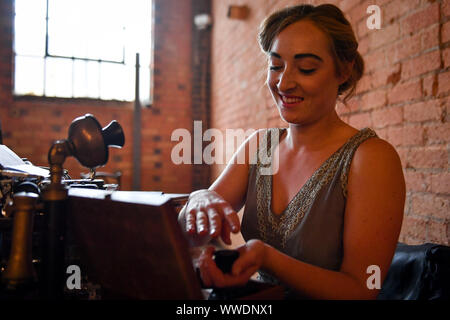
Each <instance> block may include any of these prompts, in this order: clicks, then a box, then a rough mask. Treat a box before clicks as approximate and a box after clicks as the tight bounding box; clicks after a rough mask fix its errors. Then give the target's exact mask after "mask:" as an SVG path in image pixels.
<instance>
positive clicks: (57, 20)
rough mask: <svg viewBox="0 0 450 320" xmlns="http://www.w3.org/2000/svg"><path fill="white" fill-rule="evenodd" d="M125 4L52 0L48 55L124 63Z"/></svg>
mask: <svg viewBox="0 0 450 320" xmlns="http://www.w3.org/2000/svg"><path fill="white" fill-rule="evenodd" d="M126 4H127V2H125V1H106V0H90V1H87V0H49V30H48V33H49V53H50V54H52V55H60V56H67V57H72V56H75V57H79V58H89V59H102V60H112V61H118V62H120V61H122V59H123V47H124V34H123V30H124V24H123V18H122V16H123V7H125V5H126Z"/></svg>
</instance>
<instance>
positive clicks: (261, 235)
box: [241, 128, 377, 283]
mask: <svg viewBox="0 0 450 320" xmlns="http://www.w3.org/2000/svg"><path fill="white" fill-rule="evenodd" d="M285 131H286V128H270V129H267V131H265V133H264V135H263V139H262V141H261V143H260V145H259V147H258V152H257V153H256V154H255V156H254V158H253V161H252V162H250V163H251V164H250V168H249V179H248V188H247V196H246V202H245V209H244V214H243V217H242V226H241V231H242V235H243V237H244V239H245V241H248V240H250V239H260V240H262V241H264V242H266V243H267V244H269V245H271V246H273V247H274V248H276V249H278V250H279V251H281V252H283V253H285V254H287V255H289V256H291V257H293V258H296V259H298V260H301V261H303V262H306V263H309V264H313V265H316V266H318V267H322V268H326V269H329V270H334V271H338V270H339V268H340V266H341V262H342V256H343V243H342V241H343V239H342V237H343V225H344V212H345V204H346V197H347V177H348V172H349V169H350V164H351V161H352V158H353V155H354V153H355V151H356V149H357V148H358V146H359V145H360V144H361V143H362V142H364V141H365V140H367V139H369V138H372V137H377V135H376V133H375V132H374V131H373V130H372V129H370V128H364V129H362V130H360V131H359V132H358V133H356V134H355V135H354V136H352V137H351V138H350V139H349V140H348V141H347V142H346V143H344V144H343V145H342V146H341V147H340V148H339V149H338V150H337V151H336V152H335V153H333V154H332V155H331V156H330V157H329V158H328V159H327V160H326V161H325V162H323V163H322V165H321V166H320V167H319V169H317V170H316V171H315V172H314V173H313V175H312V176H311V177H310V178H309V179H308V180H307V182H306V183H305V184H304V185H303V187H302V188H301V189H300V191H299V192H298V193H297V194H296V195H295V196H294V198H293V199H292V200H291V202H290V203H289V204H288V206H287V207H286V208H285V210H284V211H283V212H282V213H281V214H279V215H275V214H274V213H273V212H272V209H271V199H272V175H270V174H267V171H266V173H264V171H263V170H264V169H266V170H267V169H268V168H267V167H268V166H269V167H270V166H271V161H261V157H260V156H258V154H259V152H261V150H260V149H261V148H263V149H262V150H267V151H266V152H267V154H266V155H267V157H269V159H270V160H271V159H272V152H273V150H274V147H276V145H277V144H278V143H279V141H280V140H279V137H281V136H282V134H283V133H284V132H285ZM273 137H276V138H277V139H273ZM270 168H271V167H270ZM259 275H260V279H262V280H265V281H268V282H272V283H279V282H278V281H277V280H276V279H274V278H273V277H271V276H270V275H269V274H267V273H264V272H262V271H260V272H259Z"/></svg>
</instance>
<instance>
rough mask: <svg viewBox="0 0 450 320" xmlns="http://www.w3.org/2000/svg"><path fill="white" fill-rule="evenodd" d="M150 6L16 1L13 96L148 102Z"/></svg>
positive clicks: (106, 0)
mask: <svg viewBox="0 0 450 320" xmlns="http://www.w3.org/2000/svg"><path fill="white" fill-rule="evenodd" d="M151 4H152V1H151V0H16V1H15V20H14V21H15V32H14V35H15V36H14V53H15V74H14V94H16V95H35V96H45V97H66V98H81V97H84V98H97V99H103V100H121V101H132V100H134V97H135V77H136V75H135V74H136V73H135V72H136V67H135V65H136V53H139V60H140V66H141V67H140V72H139V73H140V77H139V84H140V86H139V87H140V89H139V92H140V98H141V100H143V101H147V102H148V100H149V95H150V55H151V21H152V18H151Z"/></svg>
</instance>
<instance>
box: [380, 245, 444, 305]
mask: <svg viewBox="0 0 450 320" xmlns="http://www.w3.org/2000/svg"><path fill="white" fill-rule="evenodd" d="M377 299H379V300H447V299H450V247H448V246H444V245H439V244H433V243H425V244H421V245H407V244H404V243H399V244H398V246H397V249H396V251H395V254H394V257H393V259H392V264H391V267H390V268H389V271H388V274H387V276H386V279H385V280H384V283H383V286H382V288H381V290H380V293H379V295H378V298H377Z"/></svg>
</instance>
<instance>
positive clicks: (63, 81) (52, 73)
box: [45, 58, 72, 98]
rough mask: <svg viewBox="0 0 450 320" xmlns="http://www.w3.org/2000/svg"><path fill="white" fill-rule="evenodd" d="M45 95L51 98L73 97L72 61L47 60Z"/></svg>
mask: <svg viewBox="0 0 450 320" xmlns="http://www.w3.org/2000/svg"><path fill="white" fill-rule="evenodd" d="M45 95H47V96H49V97H67V98H69V97H72V60H70V59H59V58H47V59H46V72H45Z"/></svg>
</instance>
